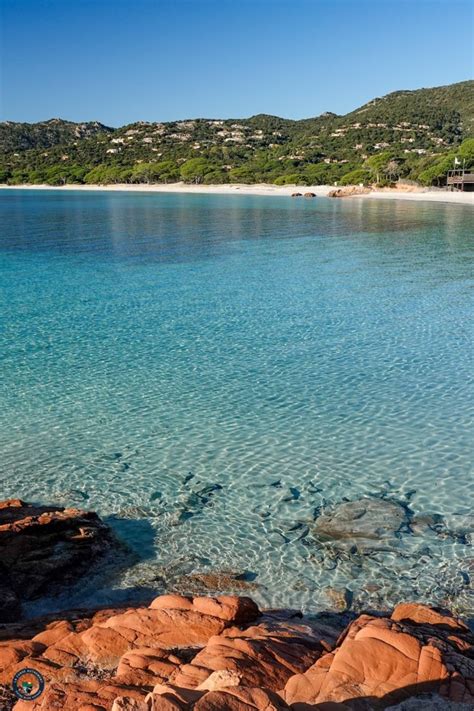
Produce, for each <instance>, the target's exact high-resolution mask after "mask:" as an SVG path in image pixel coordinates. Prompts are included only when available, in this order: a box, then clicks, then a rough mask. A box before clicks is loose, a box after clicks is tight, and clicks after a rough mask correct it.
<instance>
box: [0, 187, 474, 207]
mask: <svg viewBox="0 0 474 711" xmlns="http://www.w3.org/2000/svg"><path fill="white" fill-rule="evenodd" d="M0 189H2V190H4V189H5V190H62V191H66V190H80V191H83V192H89V191H104V192H105V191H107V192H122V191H127V192H147V193H148V192H151V193H189V194H192V193H195V194H199V193H203V194H206V193H207V194H210V195H212V194H215V195H272V196H281V197H289V196H291V195H292V193H295V192H299V193H302V194H304V193H308V192H312V193H314V194H315V195H316V196H317V197H327V195H328V193H329V192H331V190H334V186H333V185H269V184H263V183H262V184H257V185H245V184H232V185H228V184H227V185H189V184H186V183H169V184H167V185H164V184H153V185H145V184H134V185H131V184H129V183H126V184H114V185H61V186H51V185H0ZM344 199H346V200H348V199H350V200H359V199H364V200H365V199H369V200H379V199H383V200H415V201H429V202H446V203H453V204H461V205H472V206H474V192H471V193H469V192H449V191H447V190H441V189H433V188H431V189H430V188H419V189H418V190H417V189H415V190H410V191H404V190H393V189H392V190H390V189H384V190H373V191H372V192H370V193H367V194H363V195H353V196H348V197H346V198H344Z"/></svg>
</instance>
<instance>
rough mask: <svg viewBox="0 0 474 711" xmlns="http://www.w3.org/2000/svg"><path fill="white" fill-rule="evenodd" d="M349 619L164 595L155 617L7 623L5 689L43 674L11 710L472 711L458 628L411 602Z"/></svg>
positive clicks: (473, 678)
mask: <svg viewBox="0 0 474 711" xmlns="http://www.w3.org/2000/svg"><path fill="white" fill-rule="evenodd" d="M343 619H344V616H342V615H341V616H338V615H335V614H333V615H331V616H326V617H324V616H316V617H315V618H312V619H305V618H304V617H302V616H301V615H300V614H291V613H289V612H285V611H280V612H278V611H276V612H275V611H274V612H266V613H265V612H263V613H262V612H260V611H259V609H258V608H257V606H256V605H255V603H254V602H252V600H250V599H249V598H245V597H233V596H226V597H217V598H204V597H195V598H190V597H183V596H179V595H164V596H161V597H159V598H157V599H156V600H154V601H153V602H152V603H151V605H150V606H149V607H140V608H136V609H128V610H119V611H117V610H103V611H100V612H98V613H95V614H90V615H88V616H86V615H84V616H83V617H81V616H80V615H76V616H74V617H73V618H70V619H67V618H66V617H65V618H64V619H59V620H56V621H53V622H51V621H49V622H48V621H46V620H45V621H40V620H35V621H32V622H31V623H23V624H21V625H19V624H4V625H2V626H0V686H1V685H3V687H4V689H5V690H7V691H8V688H9V686H10V685H11V681H12V679H13V676H14V674H15V673H16V672H17V671H18V670H20V669H22V668H25V667H31V668H34V669H37V670H38V671H39V672H41V674H42V675H43V677H44V679H45V682H46V683H45V690H44V692H43V693H42V694H41V696H40V697H39V698H38V699H36V700H34V701H31V700H30V701H17V702H14V701H10V702H8V703H9V705H7V706H6V709H14V711H40V709H41V711H51V710H53V709H61V710H63V711H69V710H70V711H191V710H195V711H281V710H283V709H293V710H294V711H308V710H309V709H321V710H322V709H327V710H329V709H341V711H344V710H345V709H364V708H366V709H372V708H373V709H379V708H381V709H382V708H388V707H390V706H394V705H396V704H397V703H399V702H401V701H403V700H404V699H406V698H413V697H415V699H416V697H417V696H419V695H421V694H425V693H427V692H429V693H430V694H436V695H439V697H440V698H442V699H443V698H444V699H445V700H446V701H448V700H449V701H451V702H458V703H463V704H465V705H466V706H465V707H460V708H470V707H473V708H474V652H473V647H472V641H473V640H472V636H471V634H470V631H469V629H468V627H467V626H466V625H465V624H464V623H463V622H462V621H460V620H457V619H456V618H455V617H453V616H452V615H450V614H449V613H448V612H446V611H440V610H435V609H432V608H429V607H426V606H424V605H416V604H413V603H409V604H402V605H399V606H398V607H397V608H395V610H394V611H393V613H392V615H391V616H385V617H373V616H370V615H361V616H359V617H358V618H357V619H355V620H353V621H352V622H351V623H350V624H349V626H348V627H347V628H346V629H345V630H344V631H342V633H341V630H342V625H341V624H340V620H343ZM338 620H339V624H338ZM28 626H30V628H31V633H30V634H28ZM0 698H1V697H0ZM415 703H416V701H415ZM420 703H421V702H420ZM423 703H424V702H423ZM428 703H429V702H428ZM433 703H434V702H433ZM436 703H438V702H436ZM428 707H429V706H427V707H425V706H420V708H428ZM413 708H416V706H414V707H413ZM436 708H438V706H436Z"/></svg>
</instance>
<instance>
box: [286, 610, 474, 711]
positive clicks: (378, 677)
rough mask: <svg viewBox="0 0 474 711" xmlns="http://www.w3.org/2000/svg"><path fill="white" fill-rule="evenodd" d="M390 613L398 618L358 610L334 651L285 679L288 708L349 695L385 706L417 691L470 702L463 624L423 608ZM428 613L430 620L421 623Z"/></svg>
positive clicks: (472, 680)
mask: <svg viewBox="0 0 474 711" xmlns="http://www.w3.org/2000/svg"><path fill="white" fill-rule="evenodd" d="M394 614H395V617H398V616H399V615H401V616H402V617H403V622H398V621H395V620H394V619H389V618H374V617H370V616H368V615H362V616H361V617H359V618H358V619H357V620H356V621H355V622H354V623H353V624H351V625H350V627H349V628H348V630H347V632H346V633H345V634H344V636H343V637H342V639H341V640H340V644H339V645H338V647H337V648H336V649H335V650H334V651H333V652H331V653H329V654H326V655H325V656H323V657H321V659H319V660H318V661H317V662H316V663H315V664H314V665H313V666H312V667H311V668H310V669H308V671H307V672H305V673H304V674H298V675H295V676H294V677H292V678H291V679H289V681H288V682H287V684H286V686H285V690H284V693H283V696H284V698H285V699H286V701H287V702H288V703H289V704H290V705H291V706H292V708H294V709H295V710H297V709H306V708H307V705H308V704H320V703H325V702H338V703H344V702H349V701H351V700H354V699H366V700H367V703H370V704H372V706H370V707H371V708H372V707H373V708H384V707H385V706H388V705H390V704H395V703H397V702H398V701H401V700H403V699H404V698H407V697H409V696H413V695H415V694H416V693H421V692H422V691H423V692H427V691H430V692H435V693H439V694H441V695H442V696H444V697H445V698H447V699H450V700H452V701H456V702H458V701H459V702H466V703H473V704H474V661H473V659H472V646H471V648H470V652H467V650H466V647H465V645H466V644H468V632H467V630H466V627H465V625H463V623H458V622H456V621H454V622H452V623H451V624H448V623H446V622H444V624H443V625H439V624H438V622H439V619H440V618H441V619H443V620H445V619H446V618H445V617H444V616H441V615H439V614H438V613H437V612H436V611H433V610H432V611H430V610H429V608H425V607H419V608H418V607H417V606H406V607H405V609H403V608H401V607H399V608H397V610H396V611H395V613H394ZM407 615H408V617H407ZM413 618H415V620H416V621H415V622H413ZM430 618H431V619H432V620H433V621H435V620H436V622H435V624H433V625H430V624H427V625H424V624H423V625H422V626H420V624H419V621H420V620H423V621H424V620H428V619H430ZM451 619H453V618H451ZM453 625H454V626H455V627H457V628H459V629H460V631H461V633H462V639H461V642H462V644H458V640H457V638H454V639H453V636H452V635H451V634H450V631H449V630H451V629H452V626H453ZM446 627H447V629H448V631H446ZM471 644H472V640H471ZM417 690H418V691H417ZM369 700H370V701H369Z"/></svg>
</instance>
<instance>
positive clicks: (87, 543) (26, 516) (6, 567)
mask: <svg viewBox="0 0 474 711" xmlns="http://www.w3.org/2000/svg"><path fill="white" fill-rule="evenodd" d="M112 542H113V537H112V535H111V532H110V529H109V528H108V526H106V525H105V524H104V523H103V522H102V521H101V520H100V518H99V517H98V516H97V514H95V513H92V512H85V511H80V510H79V509H62V508H58V507H52V506H33V505H31V504H27V503H25V502H23V501H21V500H20V499H10V500H8V501H2V502H0V561H1V564H0V579H1V588H0V622H2V621H15V620H18V619H19V617H20V612H21V602H22V601H24V600H31V599H33V598H35V597H38V596H41V595H45V594H49V593H51V592H52V591H53V590H55V589H57V588H59V587H64V585H67V584H68V583H71V582H74V581H75V580H77V578H78V577H79V576H80V575H81V574H82V573H83V572H84V571H85V570H87V569H88V568H89V567H90V564H91V561H92V560H94V558H96V557H97V556H99V555H100V554H102V553H104V551H105V550H107V549H108V548H109V547H110V546H111V545H112Z"/></svg>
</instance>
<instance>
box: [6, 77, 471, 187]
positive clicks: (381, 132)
mask: <svg viewBox="0 0 474 711" xmlns="http://www.w3.org/2000/svg"><path fill="white" fill-rule="evenodd" d="M455 157H457V158H458V159H460V160H461V161H465V165H466V167H469V166H471V165H474V81H466V82H461V83H459V84H453V85H450V86H445V87H437V88H434V89H420V90H418V91H398V92H395V93H392V94H388V95H387V96H385V97H383V98H379V99H374V100H373V101H371V102H369V103H368V104H365V105H364V106H362V107H360V108H359V109H357V110H356V111H352V112H351V113H349V114H347V115H345V116H337V115H336V114H331V113H327V114H323V115H322V116H319V117H317V118H312V119H305V120H302V121H291V120H287V119H281V118H278V117H276V116H267V115H263V114H262V115H259V116H253V117H251V118H249V119H228V120H209V119H195V120H190V121H176V122H169V123H145V122H138V123H134V124H131V125H128V126H123V127H121V128H118V129H112V128H109V127H107V126H103V125H102V124H100V123H97V122H93V123H84V124H76V123H71V122H68V121H62V120H60V119H52V120H50V121H45V122H41V123H36V124H26V123H13V122H10V121H9V122H5V123H3V124H0V182H3V183H10V184H18V183H34V184H41V183H46V184H49V185H62V184H66V183H86V184H87V183H91V184H92V183H152V182H165V183H166V182H168V183H169V182H176V181H179V180H184V181H185V182H189V183H207V184H210V183H229V182H238V183H255V182H268V183H276V184H279V185H282V184H295V183H296V184H307V185H318V184H319V185H320V184H328V183H329V184H333V183H338V184H346V185H347V184H359V183H378V184H387V183H391V182H394V181H396V180H398V179H400V178H403V179H409V180H415V181H418V182H421V183H422V184H424V185H432V184H434V185H442V184H443V183H444V182H445V179H446V172H447V170H448V169H449V168H451V167H452V166H453V162H454V158H455Z"/></svg>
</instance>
